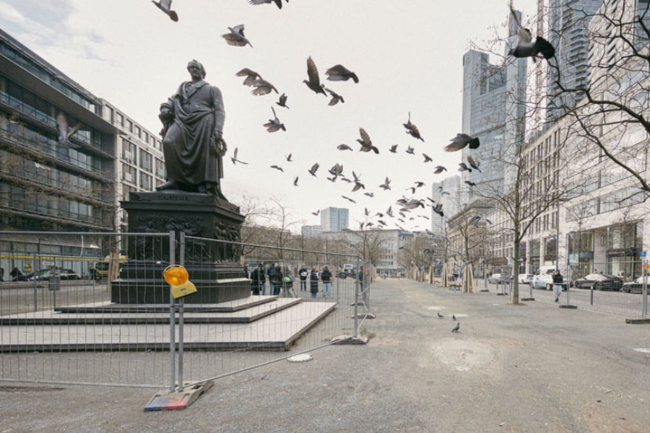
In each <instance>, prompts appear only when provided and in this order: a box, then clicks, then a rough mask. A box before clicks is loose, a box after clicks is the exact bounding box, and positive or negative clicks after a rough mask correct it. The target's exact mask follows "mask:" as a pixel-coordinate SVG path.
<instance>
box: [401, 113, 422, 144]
mask: <svg viewBox="0 0 650 433" xmlns="http://www.w3.org/2000/svg"><path fill="white" fill-rule="evenodd" d="M403 125H404V128H406V133H407V134H409V135H410V136H412V137H414V138H417V139H418V140H422V141H424V138H422V136H420V131H419V130H418V127H417V126H415V125H414V124H413V123H411V112H410V111H409V120H408V122H406V123H403Z"/></svg>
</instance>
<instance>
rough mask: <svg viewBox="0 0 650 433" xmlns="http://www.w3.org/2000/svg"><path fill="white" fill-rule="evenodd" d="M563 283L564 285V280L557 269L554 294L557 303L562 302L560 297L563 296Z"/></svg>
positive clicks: (554, 275)
mask: <svg viewBox="0 0 650 433" xmlns="http://www.w3.org/2000/svg"><path fill="white" fill-rule="evenodd" d="M562 283H564V278H563V277H562V274H561V273H560V270H559V269H557V270H556V271H555V273H554V274H553V293H554V294H555V302H560V295H561V294H562Z"/></svg>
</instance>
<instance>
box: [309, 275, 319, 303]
mask: <svg viewBox="0 0 650 433" xmlns="http://www.w3.org/2000/svg"><path fill="white" fill-rule="evenodd" d="M309 291H310V292H311V297H312V298H315V297H316V296H318V270H317V269H316V268H311V275H310V276H309Z"/></svg>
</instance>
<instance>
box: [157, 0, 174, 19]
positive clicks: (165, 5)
mask: <svg viewBox="0 0 650 433" xmlns="http://www.w3.org/2000/svg"><path fill="white" fill-rule="evenodd" d="M151 3H153V4H155V5H156V6H157V7H158V9H160V10H161V11H163V12H164V13H165V14H167V16H168V17H169V18H170V19H171V20H172V21H174V22H178V14H177V13H176V11H173V10H172V9H171V8H172V0H160V1H157V2H155V1H152V2H151Z"/></svg>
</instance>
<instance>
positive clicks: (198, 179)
mask: <svg viewBox="0 0 650 433" xmlns="http://www.w3.org/2000/svg"><path fill="white" fill-rule="evenodd" d="M187 70H188V72H189V73H190V76H191V77H192V81H186V82H184V83H182V84H181V85H180V86H179V87H178V90H177V91H176V93H175V94H174V95H172V97H171V98H169V100H168V101H167V102H165V103H163V104H162V105H161V106H160V114H159V116H158V117H159V118H160V120H161V121H162V123H163V129H162V131H161V135H162V137H163V142H162V145H163V152H164V155H165V168H166V169H167V182H166V183H164V184H162V185H160V186H159V187H158V188H156V189H158V190H182V191H192V192H205V193H209V194H212V195H215V196H217V197H219V198H222V199H224V200H225V199H226V198H225V197H224V196H223V194H222V192H221V185H220V179H221V178H223V160H222V157H223V155H224V154H225V153H226V150H227V147H226V142H225V141H224V139H223V136H222V135H223V124H224V120H225V117H226V112H225V110H224V107H223V100H222V98H221V91H220V90H219V89H218V88H217V87H215V86H211V85H209V84H208V83H207V82H206V81H204V78H205V75H206V73H205V68H204V67H203V65H202V64H201V63H199V62H197V61H196V60H192V61H191V62H189V63H188V64H187Z"/></svg>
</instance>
